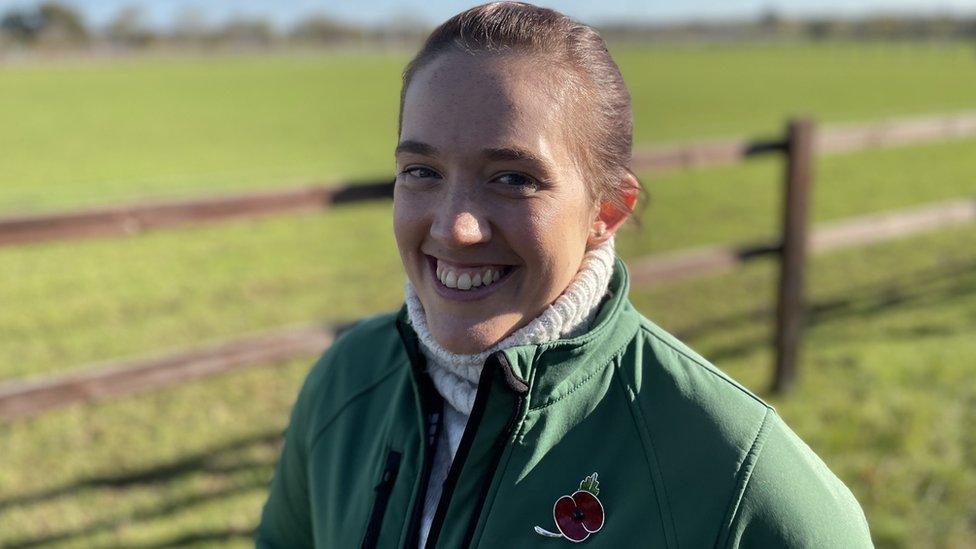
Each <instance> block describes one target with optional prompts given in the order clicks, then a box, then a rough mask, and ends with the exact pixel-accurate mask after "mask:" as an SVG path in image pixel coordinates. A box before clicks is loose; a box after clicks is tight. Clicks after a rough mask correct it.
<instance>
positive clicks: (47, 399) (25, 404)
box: [0, 197, 976, 421]
mask: <svg viewBox="0 0 976 549" xmlns="http://www.w3.org/2000/svg"><path fill="white" fill-rule="evenodd" d="M973 222H976V197H973V198H969V199H963V200H952V201H948V202H940V203H936V204H929V205H925V206H922V207H916V208H910V209H906V210H899V211H895V212H884V213H880V214H872V215H866V216H858V217H854V218H849V219H843V220H839V221H833V222H829V223H824V224H821V225H817V226H816V227H815V228H814V230H813V231H811V233H810V239H809V251H810V252H812V253H822V252H826V251H828V250H835V249H840V248H847V247H853V246H859V245H863V244H868V243H874V242H881V241H884V240H889V239H892V238H899V237H902V236H907V235H911V234H917V233H921V232H926V231H933V230H937V229H940V228H944V227H948V226H953V225H960V224H964V223H973ZM779 250H780V243H777V242H766V243H757V244H751V245H746V246H713V247H707V248H699V249H695V250H690V251H680V252H674V253H667V254H655V255H653V256H649V257H645V258H638V259H633V260H629V261H628V262H627V264H628V268H629V270H630V274H631V280H632V282H633V284H634V285H635V286H646V285H660V284H667V283H670V282H674V281H677V280H683V279H688V278H691V277H695V276H702V275H707V274H715V273H718V272H722V271H726V270H731V269H732V268H733V267H735V266H737V265H739V264H740V263H742V262H744V261H747V260H749V259H751V258H754V257H760V256H765V255H775V254H776V253H778V252H779ZM343 328H344V326H343V327H336V328H333V327H329V326H324V325H305V326H296V327H290V328H285V329H279V330H274V331H269V332H265V333H262V334H257V335H252V336H247V337H242V338H236V339H233V340H230V341H227V342H223V343H220V344H216V345H208V346H202V347H198V348H195V349H191V350H187V351H181V352H177V353H173V354H169V355H165V356H158V357H151V358H141V359H135V360H126V361H120V362H115V363H111V364H102V365H96V366H92V367H86V368H81V369H80V370H79V371H78V372H69V373H67V374H56V375H53V376H50V377H47V378H44V379H41V380H14V381H8V382H6V383H3V384H0V421H10V420H13V419H17V418H21V417H26V416H31V415H34V414H37V413H40V412H43V411H46V410H51V409H55V408H60V407H63V406H68V405H71V404H75V403H81V402H90V401H95V400H99V399H102V398H106V397H110V396H118V395H126V394H136V393H139V392H142V391H148V390H152V389H156V388H160V387H165V386H168V385H172V384H175V383H180V382H185V381H189V380H193V379H200V378H205V377H209V376H213V375H217V374H220V373H223V372H227V371H231V370H237V369H241V368H247V367H252V366H259V365H266V364H270V363H275V362H280V361H285V360H290V359H296V358H306V357H310V356H315V355H317V354H319V353H321V352H322V351H323V350H324V349H325V348H327V347H328V346H329V345H330V344H331V343H332V341H333V339H334V337H335V336H336V334H338V333H340V332H341V330H342V329H343Z"/></svg>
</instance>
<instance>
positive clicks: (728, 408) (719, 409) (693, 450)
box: [633, 316, 870, 547]
mask: <svg viewBox="0 0 976 549" xmlns="http://www.w3.org/2000/svg"><path fill="white" fill-rule="evenodd" d="M637 337H638V339H639V340H640V345H639V346H638V347H637V349H636V350H635V352H636V354H637V356H638V359H639V360H638V362H639V365H638V366H637V368H636V369H635V371H634V373H633V375H634V379H635V380H636V379H640V380H641V382H640V383H639V384H638V385H639V386H638V387H637V389H636V390H635V393H636V396H637V402H638V403H639V406H640V408H641V412H642V416H643V420H644V422H645V423H646V426H647V431H648V437H649V439H650V441H651V443H650V447H651V452H652V453H653V459H655V460H656V462H657V464H658V467H659V469H660V473H661V474H660V482H661V484H662V485H663V487H664V492H665V494H667V500H668V504H669V506H670V511H671V515H672V517H673V527H674V529H675V531H676V535H677V537H678V540H679V543H680V544H681V545H690V546H700V545H709V546H723V545H726V544H727V545H728V546H738V543H739V542H748V543H746V544H745V546H750V547H767V546H768V547H773V546H775V547H792V546H797V544H793V543H792V541H791V540H794V539H800V540H802V539H811V540H829V539H838V540H841V539H843V540H847V539H855V540H863V539H864V538H863V536H861V533H863V532H867V527H866V523H865V521H864V515H863V512H862V511H861V509H860V507H859V506H858V505H857V502H856V500H855V499H854V497H853V496H852V495H851V493H850V491H849V490H848V489H847V487H846V486H844V484H843V483H842V482H841V481H840V480H839V479H838V478H837V477H836V476H834V474H833V473H831V472H830V470H829V469H828V468H827V466H826V465H824V463H823V462H822V461H821V460H820V458H818V457H817V456H816V454H815V453H814V452H813V451H812V450H811V449H810V448H809V447H808V446H807V445H806V444H804V443H803V442H802V441H801V440H800V439H799V437H797V436H796V434H794V433H793V431H791V430H790V429H789V427H787V426H786V424H785V423H784V422H783V421H782V419H780V417H779V415H778V414H777V413H776V411H775V410H774V409H773V407H772V406H770V405H769V404H767V403H766V402H764V401H763V400H762V399H761V398H759V397H758V396H756V395H755V394H753V393H752V392H751V391H749V390H748V389H746V388H745V387H743V386H742V385H741V384H739V383H738V382H736V381H735V380H733V379H732V378H731V377H729V376H728V375H727V374H725V373H724V372H722V371H721V370H719V369H718V368H717V367H715V366H714V365H713V364H711V363H710V362H709V361H708V360H706V359H705V358H703V357H702V356H701V355H699V354H698V353H696V352H695V351H693V350H692V349H691V348H689V347H688V346H687V345H685V344H684V343H682V342H681V341H680V340H678V339H677V338H675V337H674V336H673V335H671V334H669V333H668V332H667V331H665V330H664V329H662V328H661V327H659V326H657V325H656V324H655V323H653V322H652V321H650V320H648V319H647V318H644V317H643V316H642V317H641V329H640V330H639V331H638V335H637ZM752 483H755V485H754V486H751V485H752ZM797 483H799V485H800V486H803V487H804V488H803V490H796V485H797ZM776 498H783V499H782V500H777V499H776ZM824 505H833V506H834V507H833V508H832V510H831V511H824V510H821V509H819V507H822V506H824ZM832 512H836V513H838V518H837V520H838V521H841V518H840V516H841V515H842V516H843V521H846V525H847V526H845V527H844V528H840V530H839V531H841V532H853V533H854V534H853V537H837V538H829V537H827V538H825V537H822V535H823V534H824V533H825V532H827V529H828V528H830V525H831V523H832V520H824V518H825V517H823V515H824V514H830V513H832ZM838 524H840V522H838ZM862 525H863V528H862V527H861V526H862ZM776 535H782V536H785V537H780V538H776V537H775V536H776ZM838 535H841V534H838ZM844 535H846V534H844ZM763 536H767V537H763ZM797 536H799V537H797ZM803 536H805V537H803ZM859 536H861V537H859ZM867 539H868V543H870V538H867ZM752 541H755V542H756V543H755V544H753V543H752ZM799 546H804V544H803V543H800V544H799ZM811 546H837V547H840V546H845V547H846V546H851V547H862V546H864V545H863V543H862V544H846V543H841V544H836V543H813V544H812V545H811Z"/></svg>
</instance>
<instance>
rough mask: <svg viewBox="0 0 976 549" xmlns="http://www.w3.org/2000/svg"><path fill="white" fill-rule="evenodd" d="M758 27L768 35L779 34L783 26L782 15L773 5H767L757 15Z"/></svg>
mask: <svg viewBox="0 0 976 549" xmlns="http://www.w3.org/2000/svg"><path fill="white" fill-rule="evenodd" d="M758 24H759V29H760V30H761V31H762V32H764V33H766V34H769V35H776V34H779V32H780V30H781V27H782V26H783V17H782V16H780V14H779V12H778V11H776V8H774V7H771V6H770V7H767V8H766V9H764V10H763V12H762V13H761V14H760V15H759V21H758Z"/></svg>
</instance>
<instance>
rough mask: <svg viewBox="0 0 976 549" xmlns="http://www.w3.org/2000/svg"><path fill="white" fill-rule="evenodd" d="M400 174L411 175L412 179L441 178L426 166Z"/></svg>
mask: <svg viewBox="0 0 976 549" xmlns="http://www.w3.org/2000/svg"><path fill="white" fill-rule="evenodd" d="M400 174H401V175H409V176H410V177H414V178H417V179H428V178H434V177H439V175H438V173H437V172H435V171H434V170H432V169H430V168H427V167H424V166H413V167H410V168H407V169H405V170H403V171H402V172H400Z"/></svg>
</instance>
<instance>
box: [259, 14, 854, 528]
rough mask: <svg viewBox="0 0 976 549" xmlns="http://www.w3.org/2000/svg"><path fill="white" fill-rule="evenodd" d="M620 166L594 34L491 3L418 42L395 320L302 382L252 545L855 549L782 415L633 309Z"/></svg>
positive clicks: (399, 225) (627, 150)
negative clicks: (621, 238) (623, 247)
mask: <svg viewBox="0 0 976 549" xmlns="http://www.w3.org/2000/svg"><path fill="white" fill-rule="evenodd" d="M630 154H631V111H630V98H629V95H628V92H627V90H626V88H625V86H624V83H623V80H622V78H621V76H620V72H619V70H618V69H617V66H616V65H615V64H614V62H613V60H612V59H611V58H610V56H609V54H608V53H607V51H606V47H605V45H604V42H603V40H602V39H601V38H600V37H599V36H598V35H597V33H596V32H595V31H593V30H592V29H591V28H589V27H587V26H585V25H581V24H578V23H575V22H573V21H571V20H570V19H568V18H566V17H565V16H563V15H561V14H559V13H557V12H554V11H551V10H547V9H542V8H537V7H535V6H531V5H528V4H521V3H514V2H511V3H510V2H503V3H495V4H488V5H484V6H479V7H476V8H472V9H470V10H468V11H465V12H464V13H461V14H459V15H457V16H455V17H454V18H452V19H450V20H449V21H447V22H446V23H444V24H443V25H441V26H440V27H439V28H438V29H436V30H435V31H434V32H433V33H432V35H431V36H430V37H429V39H428V40H427V42H426V44H425V45H424V47H423V49H422V50H421V51H420V52H419V53H418V54H417V56H416V57H415V58H414V60H413V61H412V62H411V63H410V64H409V65H408V67H407V69H406V71H405V73H404V83H403V90H402V94H401V104H400V128H399V144H398V146H397V149H396V163H397V173H398V175H397V179H396V186H395V196H394V218H395V222H394V230H395V234H396V241H397V247H398V249H399V252H400V256H401V259H402V261H403V265H404V269H405V271H406V274H407V279H408V282H407V285H406V299H405V304H404V305H403V307H402V308H401V309H400V311H399V312H398V313H396V314H389V315H382V316H378V317H373V318H370V319H367V320H365V321H363V322H361V323H360V324H358V325H357V326H356V327H355V328H353V329H351V330H350V331H348V332H346V333H345V334H343V336H342V337H340V338H339V339H338V340H337V341H336V342H335V344H334V345H333V346H332V347H331V348H330V349H329V350H328V351H327V352H326V353H325V355H324V356H323V357H322V359H321V360H320V361H319V363H318V364H317V365H316V366H315V367H314V369H313V370H312V372H311V373H310V375H309V377H308V379H307V380H306V383H305V385H304V387H303V389H302V391H301V393H300V395H299V397H298V401H297V403H296V404H295V409H294V412H293V415H292V419H291V424H290V425H289V428H288V430H287V433H286V436H285V445H284V449H283V453H282V457H281V460H280V462H279V464H278V468H277V470H276V473H275V478H274V481H273V483H272V486H271V493H270V496H269V499H268V502H267V504H266V505H265V508H264V513H263V516H262V521H261V526H260V527H259V530H258V533H257V541H258V545H260V546H280V547H301V546H312V545H314V546H319V547H354V546H363V547H414V546H424V547H467V546H480V547H529V546H540V547H551V546H556V545H559V544H561V543H567V542H581V541H584V540H585V541H586V542H587V543H589V544H590V545H596V546H601V547H630V546H647V547H678V546H683V547H714V546H723V547H724V546H743V547H794V546H796V547H800V546H803V547H808V546H809V547H814V546H816V547H861V546H870V544H871V540H870V536H869V533H868V528H867V524H866V522H865V520H864V515H863V513H862V512H861V509H860V507H859V506H858V504H857V502H856V501H855V499H854V498H853V496H852V495H851V493H850V491H849V490H848V489H847V488H846V487H845V486H844V485H843V484H842V483H841V482H840V481H839V480H838V479H837V478H836V477H835V476H834V475H833V474H832V473H831V472H830V471H829V470H828V469H827V468H826V466H825V465H824V464H823V462H821V461H820V460H819V459H818V458H817V457H816V455H814V454H813V452H812V451H811V450H810V449H809V448H808V447H807V446H806V445H804V444H803V442H801V441H800V440H799V439H798V438H797V437H796V436H795V435H794V434H793V433H792V432H791V431H790V430H789V429H788V428H787V427H786V426H785V424H784V423H783V422H782V421H781V420H780V419H779V417H778V416H777V415H776V413H775V411H773V409H772V408H770V407H769V406H768V405H766V404H765V403H763V402H762V401H761V400H759V399H758V398H757V397H755V396H753V395H752V394H750V393H749V392H748V391H746V390H745V389H743V388H742V387H741V386H739V385H737V384H736V383H735V382H733V381H732V380H730V379H729V378H727V377H726V376H725V375H724V374H722V373H721V372H719V371H718V370H717V369H715V368H714V367H713V366H711V365H710V364H709V363H708V362H706V361H705V360H704V359H703V358H701V357H700V356H698V355H697V354H695V353H694V352H693V351H691V350H690V349H688V348H687V347H685V346H684V345H682V344H681V343H680V342H678V341H677V340H675V339H674V338H673V337H672V336H670V335H668V334H667V333H665V332H664V331H663V330H662V329H660V328H659V327H657V326H656V325H654V324H653V323H652V322H650V321H649V320H647V319H646V318H644V317H643V316H641V315H640V314H639V313H638V312H637V311H636V310H635V309H634V308H633V306H632V305H631V304H630V302H629V301H628V299H627V290H628V282H627V269H626V267H625V266H624V264H623V263H622V262H621V261H620V260H619V259H617V258H616V256H615V254H614V248H613V235H614V233H615V232H616V231H617V229H618V228H619V227H620V226H621V224H622V223H623V222H624V221H625V220H626V219H627V218H628V216H629V215H630V213H631V211H632V210H633V208H634V204H635V201H636V198H637V194H638V190H639V184H638V182H637V179H636V178H635V177H634V175H633V174H632V173H631V171H630V170H629V169H628V167H627V165H628V163H629V161H630Z"/></svg>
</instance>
